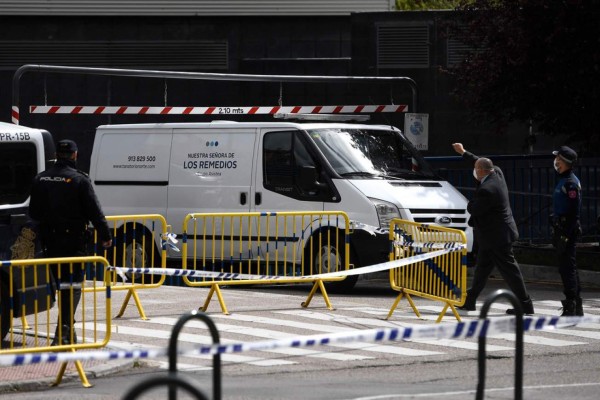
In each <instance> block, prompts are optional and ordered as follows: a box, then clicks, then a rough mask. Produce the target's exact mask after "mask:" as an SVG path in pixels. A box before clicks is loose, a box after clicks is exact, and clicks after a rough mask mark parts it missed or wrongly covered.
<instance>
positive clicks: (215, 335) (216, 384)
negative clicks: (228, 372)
mask: <svg viewBox="0 0 600 400" xmlns="http://www.w3.org/2000/svg"><path fill="white" fill-rule="evenodd" d="M190 319H200V320H202V321H204V323H205V324H206V325H207V326H208V329H209V330H210V334H211V336H212V339H213V344H219V331H218V330H217V326H216V325H215V323H214V322H213V320H212V319H210V317H209V316H208V315H206V314H204V313H199V312H197V311H192V312H191V313H189V314H185V315H183V316H181V317H180V318H179V320H178V321H177V323H176V324H175V326H174V327H173V331H172V333H171V338H170V339H169V374H171V375H173V376H174V375H176V374H177V338H178V337H179V332H180V331H181V329H182V328H183V326H184V325H185V323H186V322H187V321H189V320H190ZM175 386H176V385H174V384H172V385H169V400H175V399H176V387H175ZM213 399H214V400H221V355H220V354H215V355H213Z"/></svg>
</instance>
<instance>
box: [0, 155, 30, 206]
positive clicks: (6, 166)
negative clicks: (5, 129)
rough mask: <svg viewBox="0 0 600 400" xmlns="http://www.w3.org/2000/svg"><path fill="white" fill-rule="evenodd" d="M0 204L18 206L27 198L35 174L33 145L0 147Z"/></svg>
mask: <svg viewBox="0 0 600 400" xmlns="http://www.w3.org/2000/svg"><path fill="white" fill-rule="evenodd" d="M0 171H2V173H0V204H19V203H23V202H24V201H25V200H27V197H29V192H30V191H31V183H32V181H33V178H34V177H35V175H36V174H37V158H36V151H35V145H34V144H33V143H3V144H2V146H1V147H0Z"/></svg>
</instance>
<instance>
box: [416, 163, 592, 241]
mask: <svg viewBox="0 0 600 400" xmlns="http://www.w3.org/2000/svg"><path fill="white" fill-rule="evenodd" d="M485 157H488V158H490V159H491V160H492V161H493V162H494V164H496V165H497V166H499V167H500V168H502V171H503V172H504V176H505V178H506V184H507V186H508V190H509V195H510V202H511V207H512V211H513V215H514V217H515V221H516V223H517V226H518V228H519V236H520V241H521V242H526V243H530V244H536V243H550V242H551V240H550V239H551V238H550V224H549V222H548V217H549V215H550V214H551V213H552V192H553V191H554V187H555V185H556V182H557V175H556V172H555V171H554V168H553V166H552V160H553V156H552V155H495V156H494V155H491V156H490V155H486V156H485ZM426 159H427V161H428V162H430V163H431V165H432V166H433V168H435V169H436V170H437V172H438V174H439V175H440V176H441V177H442V178H444V179H446V180H448V181H449V182H450V183H451V184H452V185H454V186H455V187H456V188H457V189H458V190H460V191H461V193H462V194H463V195H464V196H465V197H466V198H467V199H469V198H470V197H471V196H472V194H473V191H474V190H475V180H474V179H473V176H472V166H471V165H469V164H468V163H467V162H466V161H464V159H463V158H462V157H460V156H452V157H426ZM574 171H575V175H577V177H578V178H579V179H580V181H581V186H582V205H581V225H582V230H583V235H582V240H581V241H582V242H597V241H598V237H599V228H598V217H599V216H600V213H599V208H600V182H599V177H600V176H599V175H600V160H599V159H597V158H594V159H584V160H581V161H580V162H579V163H578V165H576V166H575V168H574Z"/></svg>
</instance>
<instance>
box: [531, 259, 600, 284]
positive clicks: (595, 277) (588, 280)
mask: <svg viewBox="0 0 600 400" xmlns="http://www.w3.org/2000/svg"><path fill="white" fill-rule="evenodd" d="M520 267H521V273H522V274H523V278H524V279H525V280H527V281H538V282H553V283H560V284H562V280H561V278H560V275H559V273H558V267H554V266H552V267H550V266H546V265H531V264H520ZM577 271H578V272H579V280H580V282H581V284H582V285H584V286H592V287H600V272H598V271H588V270H584V269H578V270H577Z"/></svg>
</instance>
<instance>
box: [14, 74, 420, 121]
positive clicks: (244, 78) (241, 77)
mask: <svg viewBox="0 0 600 400" xmlns="http://www.w3.org/2000/svg"><path fill="white" fill-rule="evenodd" d="M26 72H46V73H61V74H82V75H107V76H129V77H139V78H163V79H166V78H169V79H197V80H210V81H237V82H371V81H375V82H389V83H394V82H403V83H406V84H407V85H408V86H409V87H410V89H411V92H412V104H411V110H410V111H411V112H417V83H416V82H415V81H414V80H413V79H411V78H408V77H405V76H326V75H322V76H318V75H306V76H304V75H252V74H218V73H209V72H182V71H159V70H141V69H119V68H93V67H67V66H61V65H35V64H26V65H23V66H21V67H20V68H19V69H17V71H16V72H15V74H14V75H13V81H12V90H13V93H12V105H13V109H14V108H16V110H18V108H19V98H20V93H19V82H20V80H21V77H22V76H23V74H25V73H26ZM13 117H14V115H13ZM17 123H18V117H17Z"/></svg>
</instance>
